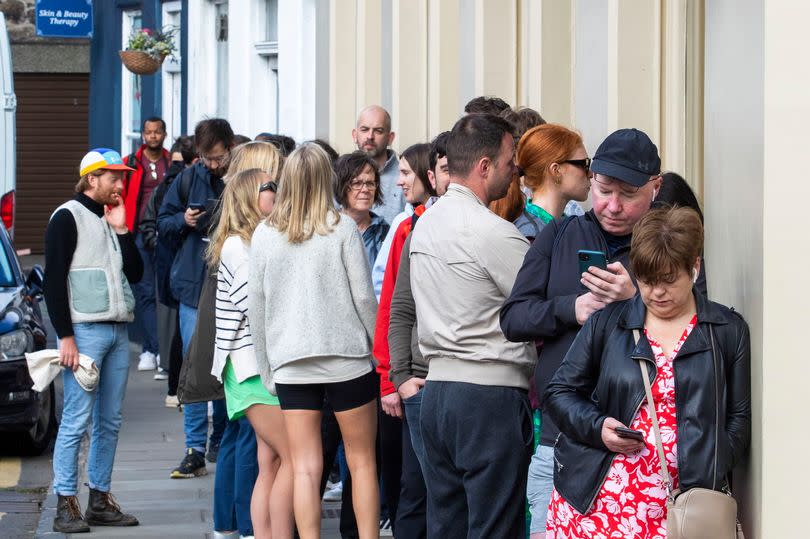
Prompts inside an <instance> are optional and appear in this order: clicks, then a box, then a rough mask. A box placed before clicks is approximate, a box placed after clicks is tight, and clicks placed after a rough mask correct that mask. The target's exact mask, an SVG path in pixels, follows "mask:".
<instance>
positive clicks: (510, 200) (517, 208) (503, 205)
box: [489, 174, 526, 223]
mask: <svg viewBox="0 0 810 539" xmlns="http://www.w3.org/2000/svg"><path fill="white" fill-rule="evenodd" d="M525 205H526V199H525V198H524V197H523V191H521V190H520V176H519V175H518V174H515V175H514V176H512V182H511V183H510V184H509V190H508V191H507V192H506V196H505V197H503V198H500V199H498V200H493V201H492V202H490V203H489V209H490V210H491V211H492V213H494V214H496V215H497V216H498V217H500V218H501V219H505V220H506V221H509V222H510V223H511V222H513V221H514V220H515V219H517V218H518V217H520V214H521V213H522V212H523V207H524V206H525Z"/></svg>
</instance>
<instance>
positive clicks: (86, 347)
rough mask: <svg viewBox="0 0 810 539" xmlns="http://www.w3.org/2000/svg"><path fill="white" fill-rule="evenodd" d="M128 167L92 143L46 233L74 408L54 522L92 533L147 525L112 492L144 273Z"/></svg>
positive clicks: (63, 445) (59, 444)
mask: <svg viewBox="0 0 810 539" xmlns="http://www.w3.org/2000/svg"><path fill="white" fill-rule="evenodd" d="M127 170H132V169H131V168H130V167H128V166H126V165H124V162H123V160H122V159H121V155H120V154H119V153H118V152H116V151H115V150H111V149H109V148H96V149H94V150H91V151H90V152H88V153H87V155H85V156H84V158H83V159H82V162H81V165H80V166H79V175H80V179H79V182H78V183H77V184H76V196H75V197H74V198H73V199H72V200H69V201H68V202H65V203H64V204H62V205H61V206H59V208H57V209H56V211H55V212H54V213H53V215H52V216H51V219H50V222H49V223H48V228H47V231H46V233H45V268H46V269H45V283H44V286H43V288H44V294H45V302H46V304H47V306H48V314H49V315H50V318H51V322H52V323H53V326H54V329H55V330H56V335H57V337H58V338H59V359H60V363H61V364H62V365H63V366H65V367H68V368H66V369H64V370H63V371H62V383H63V385H64V407H63V412H62V422H61V424H60V425H59V434H58V435H57V437H56V446H55V447H54V453H53V474H54V481H53V484H54V490H55V491H56V494H57V496H58V502H57V508H56V517H55V518H54V521H53V529H54V531H57V532H62V533H80V532H88V531H90V526H91V525H94V526H137V525H138V519H136V518H135V517H134V516H132V515H128V514H126V513H123V512H122V511H121V509H120V507H119V506H118V504H116V503H115V501H114V500H113V497H112V495H111V494H110V479H111V476H112V469H113V461H114V460H115V448H116V445H117V444H118V431H119V429H120V427H121V403H122V401H123V400H124V393H125V391H126V387H127V374H128V372H129V338H128V337H127V323H128V322H131V321H132V319H133V310H134V307H135V299H134V297H133V295H132V290H131V288H130V284H131V283H136V282H138V281H139V280H140V279H141V275H142V274H143V263H142V261H141V257H140V255H139V254H138V249H137V248H136V246H135V240H134V238H133V236H132V234H131V233H130V232H129V230H128V229H127V223H126V212H125V209H124V203H123V201H122V199H121V192H122V190H123V188H124V183H123V175H124V172H125V171H127ZM79 353H81V354H84V355H86V356H88V357H90V358H92V359H93V360H94V361H95V363H96V366H97V367H98V370H99V383H98V388H97V389H96V391H95V392H87V391H84V390H83V389H82V388H81V386H80V385H79V383H78V382H77V381H76V378H75V377H74V371H76V369H77V368H78V365H79ZM96 401H98V402H96ZM94 408H95V409H96V411H97V413H96V416H95V417H94V418H93V430H92V434H91V436H90V452H89V454H88V456H87V478H88V484H89V487H90V497H89V501H88V504H87V511H86V512H85V514H84V516H82V512H81V506H80V505H79V501H78V498H77V496H76V495H77V493H78V475H79V473H78V461H79V445H80V442H81V439H82V436H83V435H84V433H85V431H86V430H87V426H88V425H89V424H90V419H91V414H92V413H93V409H94Z"/></svg>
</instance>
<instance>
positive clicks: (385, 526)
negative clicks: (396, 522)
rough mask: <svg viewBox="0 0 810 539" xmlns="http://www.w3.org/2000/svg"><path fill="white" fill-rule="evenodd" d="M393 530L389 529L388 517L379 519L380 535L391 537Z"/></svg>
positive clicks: (389, 521)
mask: <svg viewBox="0 0 810 539" xmlns="http://www.w3.org/2000/svg"><path fill="white" fill-rule="evenodd" d="M393 536H394V530H392V529H391V520H390V519H388V518H381V519H380V537H393Z"/></svg>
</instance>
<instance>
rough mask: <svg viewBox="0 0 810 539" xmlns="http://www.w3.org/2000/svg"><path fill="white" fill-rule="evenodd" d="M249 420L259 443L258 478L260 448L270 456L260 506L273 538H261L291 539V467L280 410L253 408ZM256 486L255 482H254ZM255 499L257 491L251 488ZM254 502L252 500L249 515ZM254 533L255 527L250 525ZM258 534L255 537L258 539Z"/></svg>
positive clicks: (260, 459) (257, 405) (264, 405)
mask: <svg viewBox="0 0 810 539" xmlns="http://www.w3.org/2000/svg"><path fill="white" fill-rule="evenodd" d="M247 416H248V420H249V421H250V424H251V425H253V430H255V431H256V439H257V441H258V443H259V445H258V449H259V476H260V477H261V473H262V471H261V469H262V446H264V447H265V448H266V450H267V451H268V452H269V453H270V462H269V463H268V464H269V465H270V468H269V472H270V473H269V474H268V475H270V476H271V478H270V484H269V485H268V487H267V496H266V497H265V498H264V499H263V500H262V501H261V502H260V503H261V504H262V505H260V507H262V508H263V510H264V511H265V512H267V510H268V508H269V513H268V515H269V518H270V528H269V530H268V531H270V530H271V531H272V535H267V536H262V539H264V537H272V538H273V539H291V538H292V536H293V496H292V493H293V473H292V470H293V466H292V460H291V457H290V448H289V443H288V442H287V430H286V429H285V427H284V417H283V416H282V414H281V408H280V407H278V406H269V405H266V404H255V405H253V406H251V407H250V408H248V410H247ZM257 484H258V481H257ZM253 492H254V497H255V496H256V494H255V493H256V489H255V488H254V490H253ZM252 509H253V500H251V515H252ZM253 528H254V531H256V523H255V521H254V523H253ZM258 536H259V534H258V533H257V534H256V537H257V539H258Z"/></svg>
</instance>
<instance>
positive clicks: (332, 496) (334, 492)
mask: <svg viewBox="0 0 810 539" xmlns="http://www.w3.org/2000/svg"><path fill="white" fill-rule="evenodd" d="M341 499H343V482H342V481H338V482H337V483H335V484H334V485H332V488H330V489H328V490H327V491H326V492H324V493H323V501H325V502H339V501H340V500H341Z"/></svg>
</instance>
